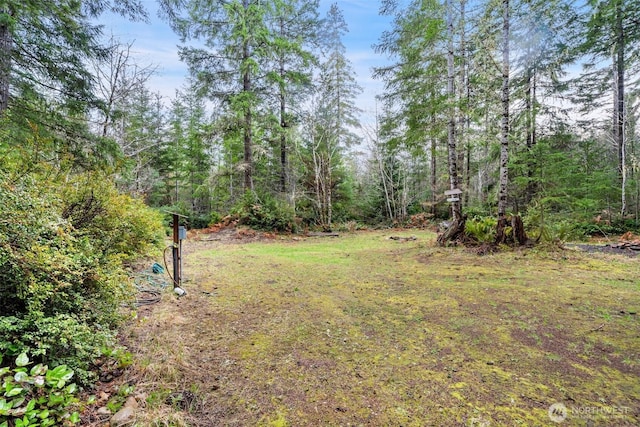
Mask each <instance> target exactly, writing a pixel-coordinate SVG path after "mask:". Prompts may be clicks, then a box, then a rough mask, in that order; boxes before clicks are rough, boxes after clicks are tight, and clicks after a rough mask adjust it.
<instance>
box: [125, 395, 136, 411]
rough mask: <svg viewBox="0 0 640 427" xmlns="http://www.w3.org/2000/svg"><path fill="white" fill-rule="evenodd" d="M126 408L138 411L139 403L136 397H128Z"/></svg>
mask: <svg viewBox="0 0 640 427" xmlns="http://www.w3.org/2000/svg"><path fill="white" fill-rule="evenodd" d="M124 406H125V407H129V408H133V409H136V408H137V407H138V401H137V400H136V398H135V397H133V396H129V397H127V400H125V402H124Z"/></svg>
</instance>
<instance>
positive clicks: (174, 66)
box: [101, 0, 389, 122]
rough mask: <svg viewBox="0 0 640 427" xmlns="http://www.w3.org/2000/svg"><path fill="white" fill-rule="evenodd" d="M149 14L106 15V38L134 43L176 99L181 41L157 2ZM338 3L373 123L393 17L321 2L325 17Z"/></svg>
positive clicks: (362, 104)
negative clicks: (134, 17) (134, 18)
mask: <svg viewBox="0 0 640 427" xmlns="http://www.w3.org/2000/svg"><path fill="white" fill-rule="evenodd" d="M142 2H143V4H144V6H145V7H146V8H147V10H148V11H149V15H150V21H151V22H150V23H148V24H146V23H137V22H128V21H125V20H124V19H123V18H121V17H118V16H106V17H104V18H103V19H102V20H101V24H103V25H104V32H105V35H107V36H108V35H109V34H110V33H112V34H113V36H114V37H115V38H117V39H118V40H120V41H121V42H122V43H128V42H133V43H134V44H133V48H132V51H133V52H134V54H135V55H136V59H137V61H138V63H139V65H148V64H154V65H156V66H157V67H158V72H157V75H156V76H154V77H153V78H152V80H151V81H150V87H151V89H152V90H153V91H155V92H160V93H161V94H162V95H163V96H165V97H166V98H167V100H168V99H169V98H172V97H173V96H174V95H175V91H176V90H177V89H180V88H182V86H183V85H184V83H185V76H186V66H185V64H183V63H182V62H180V60H179V58H178V52H177V51H178V49H177V46H178V45H179V44H180V40H179V38H178V37H177V36H176V35H175V34H174V33H173V31H172V30H171V28H169V25H168V24H167V23H166V22H164V21H163V20H162V19H160V18H159V17H158V16H157V6H156V1H155V0H142ZM333 3H337V4H338V7H339V8H340V9H341V10H342V12H343V15H344V19H345V21H346V22H347V25H348V27H349V33H347V34H346V35H345V37H344V39H343V43H344V44H345V47H346V48H347V56H348V58H349V59H350V61H351V63H352V66H353V69H354V71H355V72H356V73H357V76H358V83H359V84H360V85H361V86H362V87H363V89H364V91H363V93H362V95H361V96H360V97H359V98H358V100H357V103H358V107H359V108H361V109H362V110H364V113H363V115H362V119H363V121H365V122H368V121H373V119H372V117H373V115H374V112H375V95H376V94H378V93H380V92H381V91H382V86H381V84H380V82H379V81H376V80H373V78H372V77H371V69H372V67H375V66H379V65H383V64H385V62H386V60H385V58H384V57H383V56H380V55H378V54H376V53H375V52H374V51H373V48H372V45H373V44H375V43H377V42H378V41H379V38H380V35H381V34H382V32H383V31H384V30H386V29H388V28H389V18H388V17H380V16H378V9H379V3H380V2H379V0H320V11H321V14H322V15H324V13H325V12H326V11H327V10H328V9H329V7H330V6H331V4H333Z"/></svg>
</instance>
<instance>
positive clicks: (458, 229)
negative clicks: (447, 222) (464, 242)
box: [437, 215, 467, 246]
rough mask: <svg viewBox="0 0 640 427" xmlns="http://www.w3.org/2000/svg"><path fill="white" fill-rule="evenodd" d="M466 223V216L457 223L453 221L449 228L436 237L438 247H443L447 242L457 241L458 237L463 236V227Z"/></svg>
mask: <svg viewBox="0 0 640 427" xmlns="http://www.w3.org/2000/svg"><path fill="white" fill-rule="evenodd" d="M466 221H467V216H466V215H463V216H462V218H461V219H460V220H459V221H455V222H454V223H453V224H451V226H450V227H449V228H447V229H446V230H445V231H444V232H443V233H442V234H440V235H439V236H438V240H437V243H438V246H445V245H446V244H447V242H453V241H456V240H458V238H459V237H461V236H463V235H464V225H465V222H466Z"/></svg>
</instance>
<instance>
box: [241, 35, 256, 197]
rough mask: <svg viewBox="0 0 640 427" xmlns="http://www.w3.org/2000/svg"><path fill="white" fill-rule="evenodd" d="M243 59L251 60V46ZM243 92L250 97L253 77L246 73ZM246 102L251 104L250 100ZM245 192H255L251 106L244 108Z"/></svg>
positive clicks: (245, 47) (246, 48) (245, 50)
mask: <svg viewBox="0 0 640 427" xmlns="http://www.w3.org/2000/svg"><path fill="white" fill-rule="evenodd" d="M243 55H244V56H243V59H244V60H245V61H246V60H247V59H249V46H248V45H247V43H245V45H244V53H243ZM242 91H243V92H244V94H246V95H248V94H249V93H250V92H251V76H250V75H249V71H244V73H243V76H242ZM244 102H247V103H249V102H250V101H249V100H248V99H245V100H244ZM244 109H245V110H244V171H243V172H244V191H253V132H252V129H251V126H252V111H251V105H245V106H244Z"/></svg>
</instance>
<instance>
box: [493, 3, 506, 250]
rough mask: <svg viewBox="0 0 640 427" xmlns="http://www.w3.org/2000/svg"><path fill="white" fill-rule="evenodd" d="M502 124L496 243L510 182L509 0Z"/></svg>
mask: <svg viewBox="0 0 640 427" xmlns="http://www.w3.org/2000/svg"><path fill="white" fill-rule="evenodd" d="M502 8H503V10H502V13H503V15H502V16H503V22H502V95H501V102H502V124H501V125H502V126H501V128H502V129H501V135H500V183H499V191H498V225H497V229H496V243H504V242H505V240H506V236H505V228H506V227H507V186H508V184H509V169H508V161H509V0H502Z"/></svg>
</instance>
